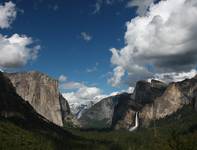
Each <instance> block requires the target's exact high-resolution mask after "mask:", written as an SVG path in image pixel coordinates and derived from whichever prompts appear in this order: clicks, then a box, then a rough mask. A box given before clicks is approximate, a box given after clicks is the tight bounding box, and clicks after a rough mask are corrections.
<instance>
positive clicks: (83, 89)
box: [61, 81, 102, 104]
mask: <svg viewBox="0 0 197 150" xmlns="http://www.w3.org/2000/svg"><path fill="white" fill-rule="evenodd" d="M61 88H62V89H64V90H72V92H65V93H63V96H64V97H65V98H66V99H67V100H68V102H69V103H70V104H85V103H87V102H91V101H93V102H97V101H98V100H100V98H102V92H101V89H99V88H97V87H94V86H87V85H85V84H83V83H79V82H74V81H70V82H67V83H64V84H62V85H61Z"/></svg>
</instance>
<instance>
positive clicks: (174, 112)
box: [0, 72, 197, 150]
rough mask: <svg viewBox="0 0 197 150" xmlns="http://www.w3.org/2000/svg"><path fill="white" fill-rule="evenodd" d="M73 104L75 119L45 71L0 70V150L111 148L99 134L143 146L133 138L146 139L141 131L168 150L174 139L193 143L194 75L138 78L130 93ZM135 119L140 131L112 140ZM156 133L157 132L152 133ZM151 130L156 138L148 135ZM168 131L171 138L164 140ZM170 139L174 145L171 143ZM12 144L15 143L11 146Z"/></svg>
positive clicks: (196, 87)
mask: <svg viewBox="0 0 197 150" xmlns="http://www.w3.org/2000/svg"><path fill="white" fill-rule="evenodd" d="M77 109H78V110H79V111H78V113H77V114H75V115H76V116H77V117H78V118H77V117H76V116H75V115H73V114H72V113H71V111H70V107H69V104H68V102H67V100H66V99H65V98H63V96H62V95H61V94H60V93H59V91H58V82H57V81H56V80H54V79H52V78H50V77H48V76H47V75H45V74H42V73H39V72H23V73H11V74H9V73H2V72H0V139H1V140H0V149H1V148H3V149H14V150H16V149H21V148H25V149H28V147H29V145H30V147H31V148H34V149H48V148H49V149H58V150H59V149H74V150H75V149H77V150H79V149H102V148H103V147H105V149H114V147H116V146H115V145H114V143H113V144H112V145H110V144H111V143H109V142H107V141H102V138H103V139H106V138H112V139H113V138H115V143H117V142H119V144H120V145H121V147H122V148H120V147H116V148H117V149H124V147H125V144H126V145H128V146H126V147H127V148H129V147H131V145H134V144H135V145H136V146H137V147H140V146H142V147H147V145H146V144H147V142H145V143H141V144H139V143H138V142H139V141H140V139H143V138H144V140H148V139H147V137H146V134H149V135H150V137H151V138H152V139H150V142H151V143H152V144H154V143H155V140H156V141H157V142H158V141H159V142H160V144H161V145H162V146H161V148H162V147H163V146H166V144H167V146H169V147H171V149H170V150H172V149H173V150H174V148H176V147H177V144H182V145H184V147H185V148H188V149H192V150H193V149H195V148H196V147H197V145H196V142H195V140H194V139H195V137H197V136H196V135H197V134H196V133H197V132H196V131H197V119H196V118H197V76H195V77H193V78H192V79H185V80H184V81H181V82H174V83H170V84H165V83H162V82H160V81H156V80H152V81H151V82H147V81H138V82H137V84H136V87H135V90H134V92H133V93H132V94H128V93H121V94H118V95H115V96H110V97H107V98H104V99H102V100H101V101H99V102H98V103H96V104H94V103H91V102H90V103H89V104H88V105H84V106H79V108H77ZM82 112H83V113H82ZM136 114H137V118H136ZM136 120H138V121H137V124H138V123H139V128H138V130H139V132H136V133H135V132H132V133H131V134H129V136H131V135H132V134H133V140H134V141H136V142H133V143H132V141H131V142H128V141H124V142H123V143H121V142H120V141H121V140H120V141H119V140H118V141H116V140H117V139H116V138H118V137H119V136H117V134H119V133H121V135H120V136H121V138H125V137H127V136H128V133H129V129H133V128H132V127H133V126H136ZM61 126H64V128H65V129H66V130H65V129H63V128H62V127H61ZM137 127H138V125H137ZM70 128H71V129H72V130H70ZM73 128H79V129H80V130H85V131H86V130H90V131H91V130H97V132H92V133H91V132H90V133H89V132H85V131H84V132H80V133H79V134H85V135H86V134H89V135H88V136H85V138H82V137H79V135H73V134H72V133H71V132H70V131H72V132H73ZM170 128H173V130H176V129H177V130H178V131H181V132H180V133H176V132H177V131H176V132H175V133H174V131H172V132H171V131H170V135H169V132H167V131H168V130H169V129H170ZM136 129H137V128H136V127H135V130H136ZM67 130H70V131H67ZM75 130H76V131H77V129H74V133H76V132H75ZM102 130H103V131H104V130H110V132H112V131H113V130H119V131H121V130H126V131H127V132H113V133H111V134H112V137H106V138H105V137H104V135H106V136H107V134H108V132H106V133H104V132H103V131H102ZM98 131H102V132H98ZM130 131H133V130H130ZM157 132H159V134H160V135H159V136H156V134H157ZM98 133H99V134H98ZM153 133H154V134H153ZM90 134H92V135H90ZM94 134H98V135H99V138H101V139H98V138H97V135H95V136H96V139H94V140H92V141H91V138H90V136H91V137H93V136H94ZM102 134H103V135H102ZM166 134H167V135H166ZM153 135H154V138H155V137H157V138H156V139H153ZM113 136H115V137H113ZM160 136H162V137H163V138H161V137H160ZM169 136H170V141H169V140H168V139H167V140H166V139H165V138H169ZM185 137H187V138H185ZM12 138H14V140H13V139H12ZM94 138H95V137H94ZM125 139H126V138H125ZM107 140H109V139H107ZM126 140H128V139H126ZM177 140H178V141H177ZM16 141H17V142H16ZM129 141H130V139H129ZM163 141H165V142H166V143H163ZM13 142H14V143H13ZM125 142H126V143H125ZM157 142H156V143H157ZM173 142H175V145H171V144H172V143H173ZM38 143H39V144H38ZM43 143H44V144H43ZM12 144H13V145H17V146H18V147H12V146H11V145H12ZM152 144H151V145H149V144H148V145H149V146H150V147H149V149H152V147H154V145H152ZM120 145H119V146H120ZM98 146H101V147H98ZM8 147H9V148H8ZM36 147H37V148H36ZM179 147H180V146H179ZM143 149H144V148H143ZM163 150H165V147H164V148H163Z"/></svg>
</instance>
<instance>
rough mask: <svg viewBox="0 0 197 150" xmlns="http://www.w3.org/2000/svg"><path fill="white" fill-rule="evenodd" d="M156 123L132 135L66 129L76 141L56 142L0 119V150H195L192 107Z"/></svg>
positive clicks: (196, 115)
mask: <svg viewBox="0 0 197 150" xmlns="http://www.w3.org/2000/svg"><path fill="white" fill-rule="evenodd" d="M155 123H156V128H154V126H150V128H141V129H139V130H138V131H135V132H132V133H131V132H128V131H124V130H120V131H80V129H76V128H70V126H69V128H66V130H68V131H70V132H72V133H73V134H74V135H75V136H76V137H77V138H76V139H71V138H70V139H69V137H68V138H67V139H59V138H57V137H54V136H50V135H48V134H44V133H42V132H38V131H34V130H32V131H29V130H27V129H24V128H22V127H19V126H17V125H16V124H14V123H12V122H11V121H5V120H4V121H2V120H0V150H72V149H73V150H197V142H196V141H197V112H195V111H194V110H193V109H192V108H191V107H185V108H183V109H182V110H180V111H179V112H177V113H175V114H174V115H172V116H170V117H167V118H165V119H162V120H159V121H156V122H155Z"/></svg>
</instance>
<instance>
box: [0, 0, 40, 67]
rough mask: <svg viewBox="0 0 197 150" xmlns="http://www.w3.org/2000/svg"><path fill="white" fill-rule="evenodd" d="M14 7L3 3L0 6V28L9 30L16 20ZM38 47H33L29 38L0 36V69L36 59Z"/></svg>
mask: <svg viewBox="0 0 197 150" xmlns="http://www.w3.org/2000/svg"><path fill="white" fill-rule="evenodd" d="M16 14H17V11H16V5H15V4H14V3H12V2H11V1H10V2H5V3H4V4H2V5H0V28H2V29H5V28H9V27H10V25H11V23H12V22H13V21H14V20H15V18H16ZM39 49H40V46H39V45H36V46H35V45H34V44H33V40H32V38H31V37H28V36H26V35H18V34H13V35H11V36H9V37H8V36H5V35H2V34H0V67H3V68H7V67H20V66H23V65H25V64H26V63H27V62H28V61H29V60H34V59H36V58H37V55H38V50H39Z"/></svg>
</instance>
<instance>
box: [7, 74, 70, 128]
mask: <svg viewBox="0 0 197 150" xmlns="http://www.w3.org/2000/svg"><path fill="white" fill-rule="evenodd" d="M5 75H6V76H7V77H8V78H9V79H10V80H11V82H12V84H13V85H14V87H15V88H16V92H17V93H18V94H19V95H20V96H21V97H22V98H23V99H25V100H27V101H28V102H29V103H30V104H31V105H32V106H33V108H34V109H35V110H36V111H37V112H38V113H39V114H41V115H42V116H44V117H45V118H47V119H48V120H50V121H52V122H53V123H55V124H57V125H60V126H62V125H63V120H62V119H64V118H65V116H66V115H67V114H68V113H70V109H69V105H68V103H67V101H66V100H65V99H63V97H62V96H61V94H60V93H59V90H58V81H57V80H54V79H52V78H51V77H49V76H47V75H45V74H43V73H39V72H35V71H32V72H24V73H6V74H5Z"/></svg>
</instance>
